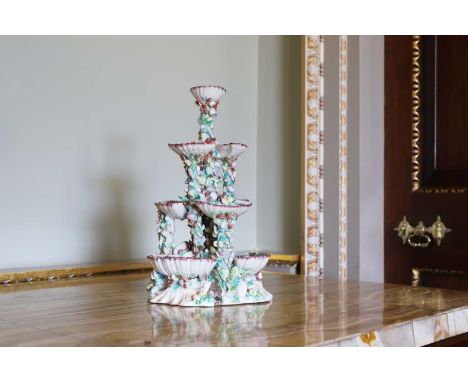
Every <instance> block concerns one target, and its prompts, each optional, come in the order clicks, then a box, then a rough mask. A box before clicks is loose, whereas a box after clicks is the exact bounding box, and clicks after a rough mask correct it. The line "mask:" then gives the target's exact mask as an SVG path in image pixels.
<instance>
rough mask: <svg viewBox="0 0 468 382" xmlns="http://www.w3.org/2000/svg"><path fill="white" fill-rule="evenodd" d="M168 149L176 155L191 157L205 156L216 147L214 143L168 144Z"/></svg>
mask: <svg viewBox="0 0 468 382" xmlns="http://www.w3.org/2000/svg"><path fill="white" fill-rule="evenodd" d="M168 146H169V148H170V149H171V150H172V151H174V152H175V153H176V154H178V155H181V156H184V157H190V156H192V155H206V154H208V153H209V152H211V151H213V150H214V149H215V147H216V144H215V143H198V142H190V143H169V145H168Z"/></svg>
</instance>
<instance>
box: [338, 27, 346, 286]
mask: <svg viewBox="0 0 468 382" xmlns="http://www.w3.org/2000/svg"><path fill="white" fill-rule="evenodd" d="M338 102H339V113H340V115H339V149H338V150H339V154H338V155H339V159H338V163H339V170H338V176H339V182H338V185H339V190H338V201H339V226H338V235H339V241H338V253H339V263H338V264H339V279H340V281H346V279H347V277H348V275H347V273H348V272H347V256H348V254H347V246H348V234H347V231H348V185H347V184H348V172H347V171H348V168H347V163H348V36H340V38H339V101H338Z"/></svg>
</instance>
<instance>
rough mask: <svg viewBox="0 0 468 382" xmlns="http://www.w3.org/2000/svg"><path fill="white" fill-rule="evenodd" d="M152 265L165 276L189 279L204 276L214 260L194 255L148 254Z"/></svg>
mask: <svg viewBox="0 0 468 382" xmlns="http://www.w3.org/2000/svg"><path fill="white" fill-rule="evenodd" d="M148 259H149V260H150V261H151V264H153V267H154V268H155V270H156V271H158V272H159V273H162V274H163V275H165V276H181V277H182V278H184V279H190V278H194V277H197V276H206V275H208V273H210V272H211V270H212V269H213V268H214V266H215V264H216V260H214V259H200V258H194V257H176V256H148Z"/></svg>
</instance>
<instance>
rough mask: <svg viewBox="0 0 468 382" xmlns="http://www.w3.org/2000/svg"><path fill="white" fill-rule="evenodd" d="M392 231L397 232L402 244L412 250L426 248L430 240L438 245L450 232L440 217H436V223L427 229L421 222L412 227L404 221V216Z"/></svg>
mask: <svg viewBox="0 0 468 382" xmlns="http://www.w3.org/2000/svg"><path fill="white" fill-rule="evenodd" d="M394 230H395V231H397V232H398V236H399V237H400V238H401V241H402V242H403V244H406V243H408V244H409V245H410V246H411V247H414V248H426V247H428V246H429V244H430V243H431V241H432V239H434V240H435V242H436V243H437V245H440V244H441V242H442V239H443V238H444V237H445V235H446V234H447V233H448V232H450V231H451V229H450V228H447V227H446V226H445V224H444V222H443V221H442V220H441V218H440V216H437V219H436V221H434V223H432V225H430V226H429V227H426V226H425V225H424V223H423V222H422V221H421V220H420V221H419V222H418V224H417V225H416V226H414V227H413V226H412V225H411V224H410V223H409V222H408V220H406V216H403V219H402V220H401V221H400V223H399V224H398V226H397V227H395V228H394Z"/></svg>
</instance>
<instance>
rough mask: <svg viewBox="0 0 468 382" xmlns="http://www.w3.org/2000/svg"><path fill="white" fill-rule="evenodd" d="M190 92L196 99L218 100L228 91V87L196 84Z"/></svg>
mask: <svg viewBox="0 0 468 382" xmlns="http://www.w3.org/2000/svg"><path fill="white" fill-rule="evenodd" d="M190 93H192V95H193V96H194V97H195V98H196V99H202V100H206V99H208V98H211V99H212V100H213V101H215V102H216V101H218V100H219V99H220V98H221V97H222V95H223V94H224V93H226V89H224V88H223V87H222V86H218V85H202V86H194V87H193V88H191V89H190Z"/></svg>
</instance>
